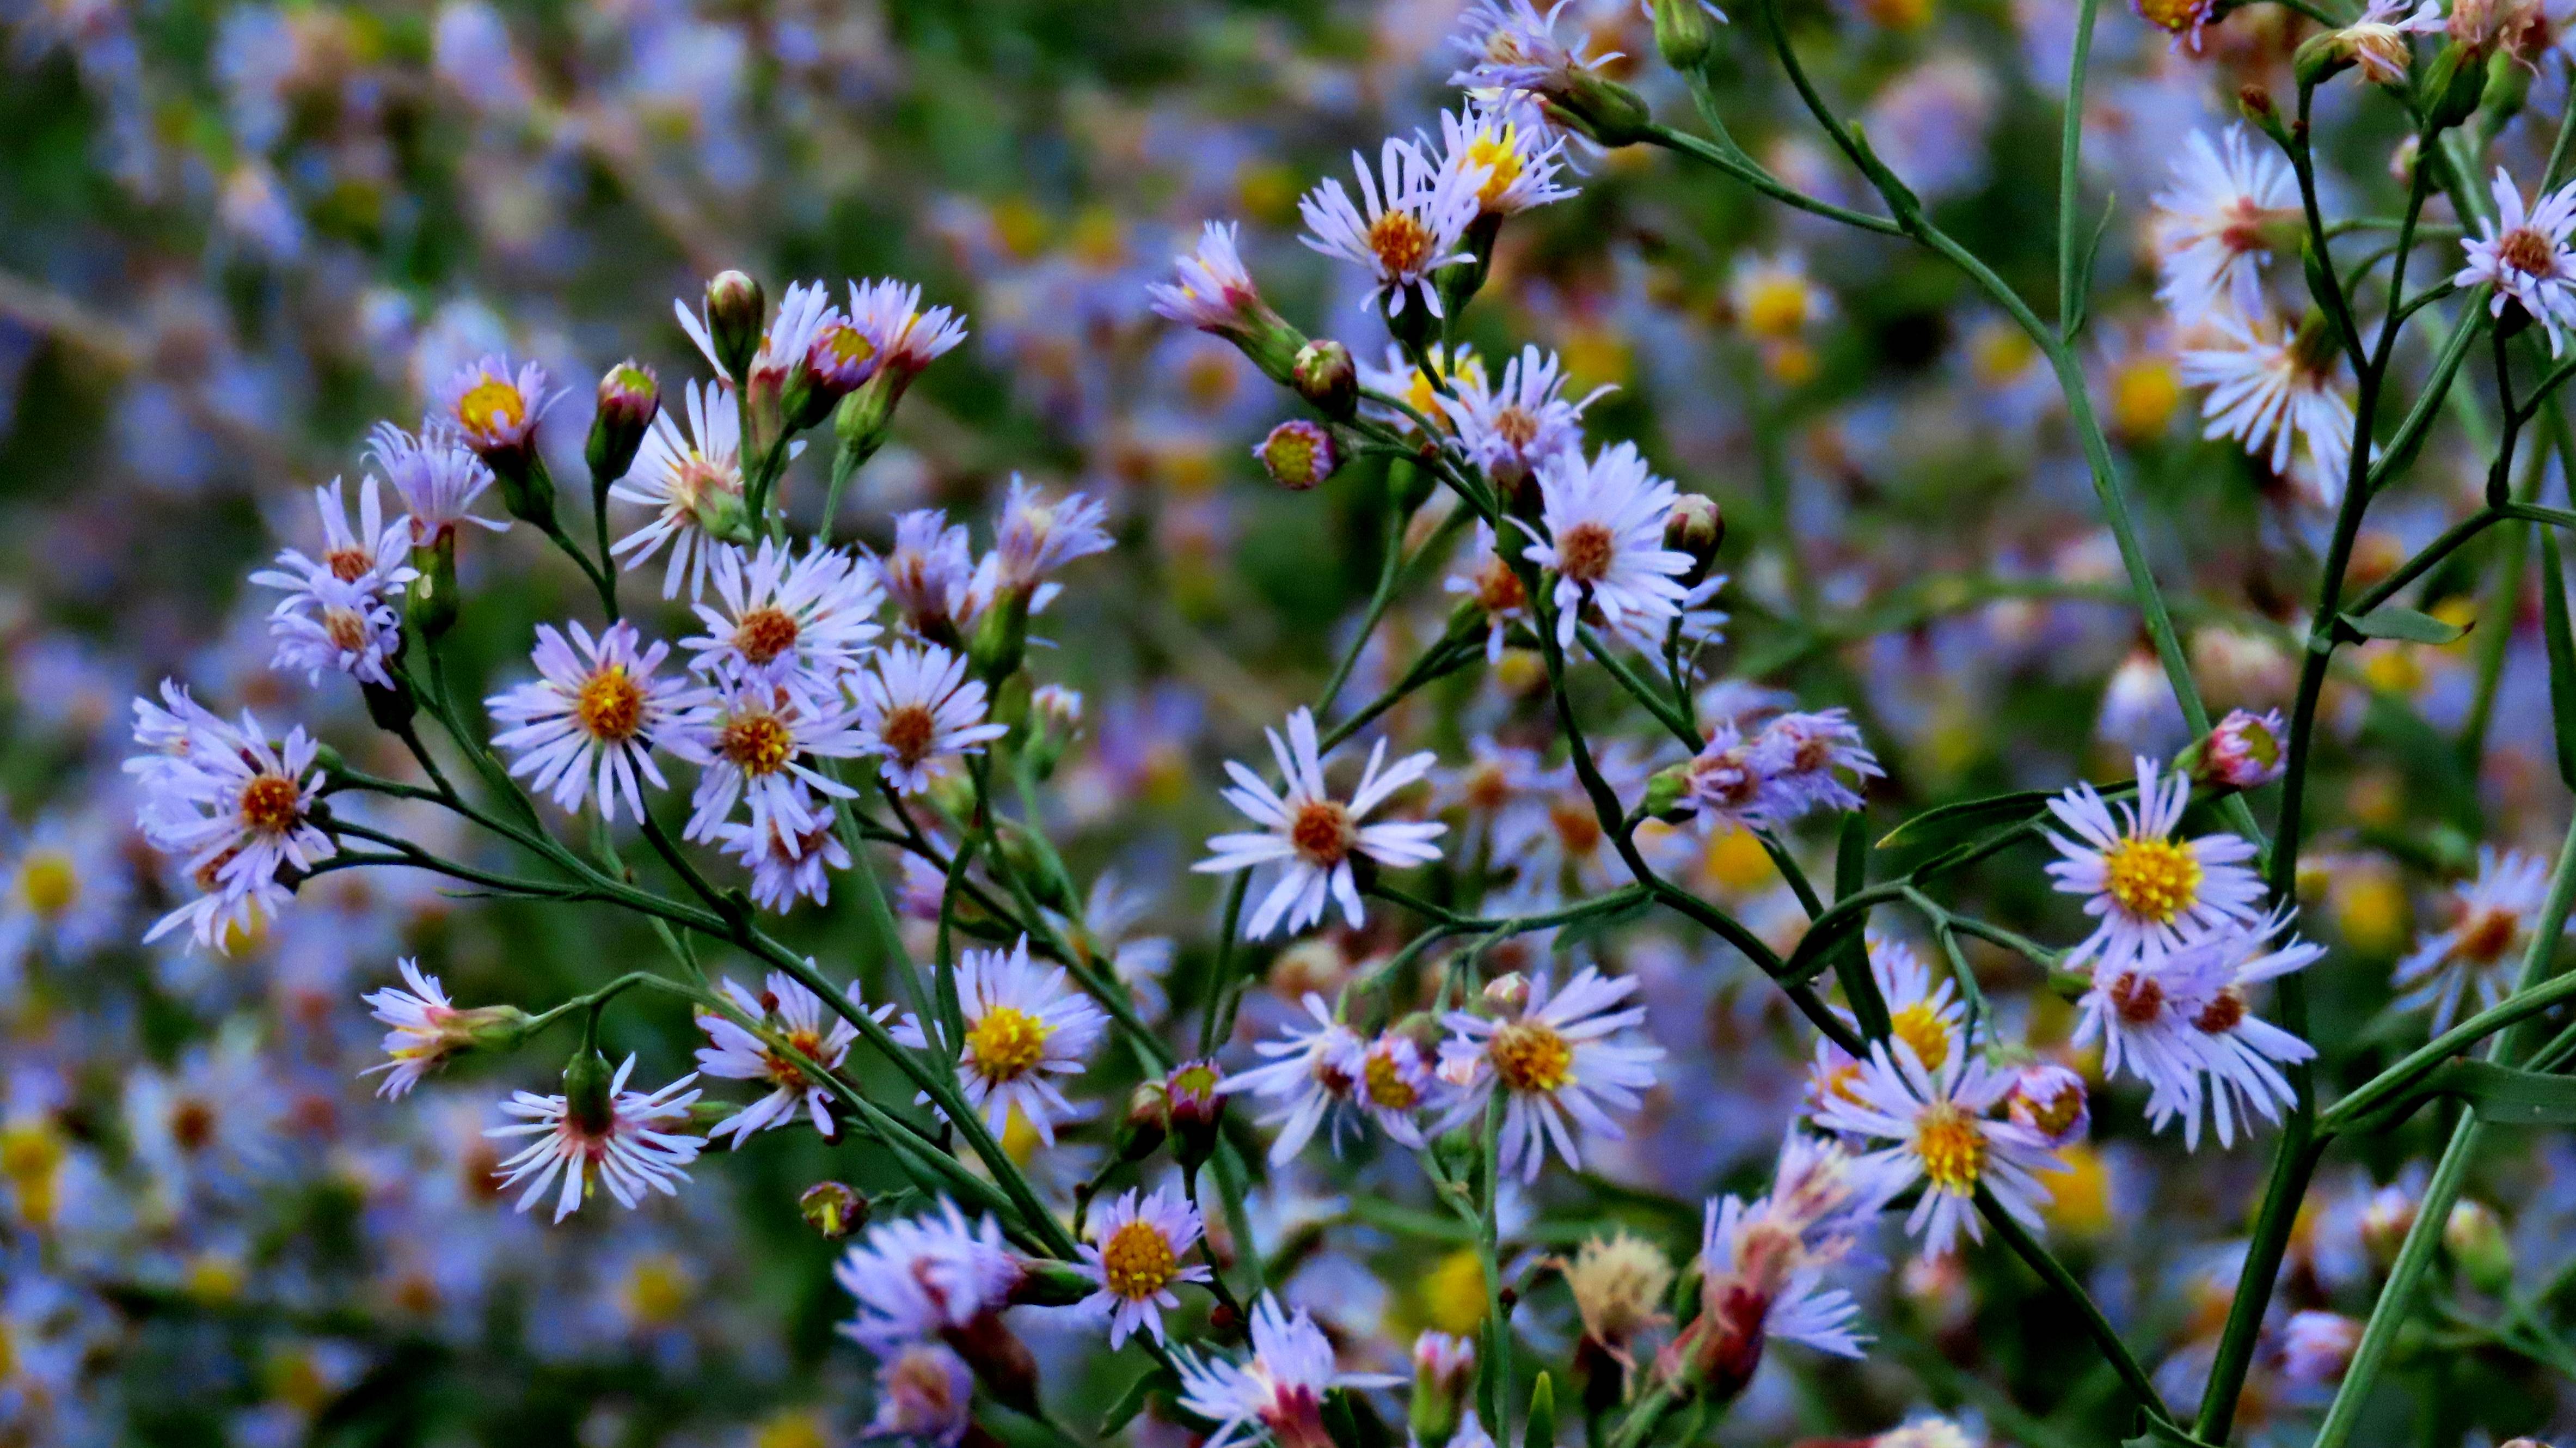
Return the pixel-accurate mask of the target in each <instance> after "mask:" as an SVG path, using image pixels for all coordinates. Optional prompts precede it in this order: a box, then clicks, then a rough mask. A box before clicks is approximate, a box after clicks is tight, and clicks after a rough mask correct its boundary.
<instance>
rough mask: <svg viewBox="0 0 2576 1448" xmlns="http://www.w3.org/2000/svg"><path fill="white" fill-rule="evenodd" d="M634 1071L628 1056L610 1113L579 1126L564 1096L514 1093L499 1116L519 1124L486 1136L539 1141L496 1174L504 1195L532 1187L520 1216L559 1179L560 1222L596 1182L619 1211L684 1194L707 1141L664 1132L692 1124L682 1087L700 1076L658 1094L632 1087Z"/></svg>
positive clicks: (615, 1082) (611, 1092)
mask: <svg viewBox="0 0 2576 1448" xmlns="http://www.w3.org/2000/svg"><path fill="white" fill-rule="evenodd" d="M634 1072H635V1058H634V1057H633V1056H628V1057H627V1058H626V1061H625V1063H624V1064H623V1065H620V1066H619V1067H618V1068H617V1074H616V1075H615V1076H614V1077H612V1078H610V1080H609V1083H608V1091H607V1102H606V1109H605V1110H604V1112H603V1113H602V1116H601V1119H600V1120H597V1121H583V1120H581V1119H580V1113H578V1112H575V1111H574V1110H573V1109H572V1105H571V1102H570V1101H569V1100H567V1099H566V1098H565V1097H562V1096H539V1095H538V1094H536V1093H535V1092H533V1091H514V1092H512V1093H510V1099H509V1100H508V1101H505V1102H503V1103H502V1104H501V1110H502V1111H503V1112H505V1113H507V1114H509V1115H511V1116H516V1117H520V1118H522V1119H521V1121H520V1122H519V1123H518V1124H517V1125H513V1126H495V1127H492V1128H491V1129H489V1130H487V1131H485V1132H484V1133H483V1134H484V1135H485V1136H489V1137H493V1138H496V1139H497V1138H506V1137H513V1136H532V1137H535V1138H536V1139H535V1140H534V1141H532V1142H530V1143H529V1144H528V1145H527V1146H526V1147H525V1148H523V1149H522V1150H521V1151H520V1152H519V1154H518V1155H516V1156H513V1157H511V1158H509V1159H508V1160H506V1161H504V1162H502V1163H501V1164H500V1166H499V1167H498V1168H497V1171H498V1174H499V1176H500V1185H499V1190H501V1191H505V1192H506V1191H511V1190H513V1189H515V1188H517V1187H518V1186H519V1184H520V1183H522V1182H524V1183H526V1184H527V1188H528V1189H527V1191H526V1192H525V1193H523V1194H521V1196H520V1197H519V1206H518V1209H519V1210H520V1211H522V1212H524V1211H526V1210H528V1209H529V1208H530V1207H533V1206H535V1205H536V1203H537V1198H539V1197H541V1196H544V1195H545V1194H546V1190H547V1188H548V1187H550V1186H552V1185H553V1184H554V1182H555V1180H556V1178H558V1177H561V1178H562V1181H563V1190H562V1192H561V1193H560V1195H559V1196H558V1197H557V1199H556V1201H555V1220H556V1221H558V1222H560V1221H562V1220H563V1219H564V1218H566V1217H569V1216H571V1215H572V1214H573V1212H574V1210H575V1209H577V1208H578V1207H580V1206H581V1203H582V1199H583V1198H584V1197H586V1196H588V1195H589V1194H590V1191H591V1188H592V1186H593V1184H594V1181H595V1182H596V1184H597V1185H600V1186H605V1187H607V1188H608V1194H609V1195H610V1196H612V1197H615V1198H616V1199H617V1204H618V1205H619V1206H622V1207H628V1208H632V1207H634V1206H635V1205H636V1204H637V1203H638V1202H639V1201H641V1200H642V1199H643V1195H644V1192H645V1190H646V1189H647V1188H650V1189H652V1190H654V1191H657V1192H660V1193H661V1194H662V1195H664V1196H666V1197H671V1196H678V1195H679V1187H678V1186H677V1185H676V1183H679V1182H684V1181H687V1180H688V1179H689V1174H688V1172H687V1171H685V1170H683V1168H685V1167H686V1166H688V1164H689V1163H690V1162H693V1161H695V1160H697V1159H698V1148H699V1147H700V1146H702V1145H704V1143H703V1141H702V1140H701V1139H700V1138H698V1137H694V1136H683V1135H680V1134H679V1133H677V1132H672V1131H664V1130H661V1129H660V1128H661V1127H663V1126H665V1125H678V1124H685V1123H686V1122H687V1121H688V1119H689V1107H690V1105H691V1104H692V1103H694V1102H695V1101H696V1100H697V1099H698V1093H697V1092H695V1091H689V1090H683V1089H682V1088H684V1087H686V1086H688V1085H689V1083H690V1082H693V1081H695V1080H697V1079H698V1078H697V1076H696V1074H695V1073H694V1072H693V1073H691V1074H689V1075H686V1076H683V1077H681V1078H680V1079H679V1080H677V1081H674V1082H672V1083H671V1084H670V1085H668V1086H665V1087H663V1088H662V1089H661V1090H659V1091H654V1092H650V1093H646V1092H642V1091H629V1090H627V1089H626V1078H627V1077H629V1076H631V1075H633V1074H634Z"/></svg>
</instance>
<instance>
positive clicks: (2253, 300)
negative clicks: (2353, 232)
mask: <svg viewBox="0 0 2576 1448" xmlns="http://www.w3.org/2000/svg"><path fill="white" fill-rule="evenodd" d="M2173 178H2174V184H2173V185H2171V186H2169V187H2167V188H2166V189H2165V190H2163V191H2162V192H2159V193H2158V194H2157V196H2156V207H2157V211H2158V217H2157V220H2158V223H2159V225H2160V228H2161V230H2160V232H2159V240H2158V246H2157V250H2158V254H2159V261H2160V266H2161V269H2162V272H2163V281H2162V283H2161V285H2159V286H2158V287H2157V289H2156V295H2157V297H2158V298H2159V299H2161V300H2162V301H2163V302H2164V304H2165V305H2166V306H2168V307H2170V308H2172V309H2173V310H2174V312H2175V313H2176V314H2177V315H2180V316H2186V317H2197V316H2201V315H2203V314H2205V313H2209V312H2213V311H2220V310H2224V309H2231V308H2232V309H2233V310H2234V311H2235V313H2236V314H2237V315H2238V316H2240V317H2256V316H2260V315H2262V314H2263V310H2264V308H2263V274H2262V268H2263V267H2265V266H2267V265H2269V264H2270V263H2271V260H2272V252H2273V249H2274V248H2275V247H2276V246H2288V247H2295V246H2296V244H2297V243H2296V242H2295V240H2293V239H2290V238H2292V237H2293V236H2294V235H2295V233H2292V232H2290V231H2288V230H2286V228H2288V227H2291V226H2293V225H2295V224H2296V223H2297V221H2298V220H2299V216H2300V212H2299V184H2298V179H2297V177H2296V176H2295V175H2293V174H2292V172H2291V170H2290V163H2289V162H2288V161H2286V160H2284V159H2282V158H2281V157H2280V156H2279V155H2278V154H2276V153H2275V152H2274V151H2273V150H2272V149H2271V148H2270V147H2268V146H2261V147H2258V146H2256V145H2255V144H2254V143H2253V142H2252V140H2251V139H2250V138H2248V137H2247V135H2246V133H2245V128H2244V127H2243V126H2241V125H2236V126H2229V127H2228V128H2227V130H2226V132H2225V133H2224V134H2223V135H2221V136H2220V137H2219V139H2218V142H2217V144H2215V145H2213V144H2211V142H2210V139H2209V133H2208V132H2206V131H2194V132H2192V133H2191V139H2190V140H2189V141H2187V142H2185V143H2184V147H2183V154H2182V155H2181V156H2180V157H2178V158H2177V159H2176V160H2175V161H2174V163H2173Z"/></svg>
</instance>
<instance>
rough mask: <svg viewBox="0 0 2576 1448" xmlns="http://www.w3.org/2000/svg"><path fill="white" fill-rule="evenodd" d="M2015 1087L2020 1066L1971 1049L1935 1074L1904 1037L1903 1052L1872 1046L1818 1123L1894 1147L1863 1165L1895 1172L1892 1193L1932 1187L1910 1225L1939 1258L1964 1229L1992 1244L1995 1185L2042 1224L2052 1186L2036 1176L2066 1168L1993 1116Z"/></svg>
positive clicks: (2034, 1138) (2007, 1207)
mask: <svg viewBox="0 0 2576 1448" xmlns="http://www.w3.org/2000/svg"><path fill="white" fill-rule="evenodd" d="M2012 1087H2013V1074H2012V1073H2011V1072H2009V1071H1999V1070H1996V1069H1995V1068H1993V1067H1991V1066H1988V1065H1987V1064H1986V1063H1984V1062H1983V1061H1979V1060H1976V1059H1974V1058H1972V1057H1971V1056H1969V1055H1968V1053H1966V1052H1964V1051H1962V1052H1960V1053H1959V1054H1958V1055H1957V1056H1956V1057H1954V1058H1953V1059H1952V1060H1951V1061H1950V1063H1949V1064H1948V1065H1946V1066H1944V1067H1942V1068H1941V1069H1940V1070H1938V1071H1933V1070H1928V1069H1926V1068H1925V1067H1924V1065H1923V1062H1922V1061H1921V1060H1919V1059H1917V1058H1916V1056H1915V1054H1914V1048H1913V1047H1911V1046H1909V1045H1907V1044H1905V1043H1904V1042H1903V1041H1898V1042H1897V1043H1896V1045H1895V1051H1894V1053H1893V1054H1891V1053H1890V1052H1889V1049H1888V1043H1887V1042H1885V1041H1880V1042H1876V1043H1873V1044H1872V1046H1871V1047H1870V1058H1869V1060H1868V1061H1866V1062H1864V1063H1862V1065H1861V1068H1860V1072H1859V1074H1858V1075H1856V1076H1855V1077H1853V1079H1852V1082H1851V1085H1850V1087H1849V1090H1848V1094H1845V1093H1836V1094H1834V1095H1832V1096H1829V1097H1827V1098H1826V1100H1825V1102H1824V1104H1823V1106H1822V1107H1821V1108H1820V1109H1819V1110H1818V1111H1817V1113H1816V1124H1817V1125H1819V1126H1821V1127H1823V1128H1824V1129H1826V1130H1828V1131H1840V1132H1848V1133H1850V1134H1852V1135H1854V1136H1858V1137H1863V1138H1866V1139H1869V1140H1873V1141H1884V1142H1889V1143H1892V1144H1891V1145H1889V1146H1887V1147H1884V1148H1882V1149H1880V1150H1878V1151H1875V1152H1872V1153H1871V1154H1869V1155H1868V1156H1866V1157H1863V1158H1862V1163H1863V1164H1864V1165H1865V1166H1868V1167H1871V1168H1874V1169H1876V1170H1878V1171H1880V1172H1883V1173H1884V1174H1885V1175H1883V1176H1882V1177H1881V1178H1880V1179H1881V1180H1882V1181H1883V1182H1886V1183H1889V1184H1890V1185H1889V1194H1890V1195H1894V1194H1895V1193H1896V1192H1899V1191H1902V1190H1904V1189H1905V1188H1906V1187H1908V1186H1911V1185H1913V1184H1914V1183H1915V1182H1918V1181H1919V1182H1921V1183H1922V1184H1923V1195H1922V1197H1921V1199H1920V1200H1918V1201H1917V1202H1916V1203H1915V1204H1914V1211H1913V1213H1912V1215H1910V1216H1908V1217H1907V1218H1906V1219H1905V1230H1906V1231H1907V1232H1908V1233H1910V1234H1912V1235H1915V1236H1919V1237H1921V1238H1922V1239H1923V1250H1924V1253H1925V1254H1926V1255H1928V1256H1933V1257H1938V1256H1941V1255H1943V1254H1945V1253H1947V1252H1948V1251H1949V1250H1950V1249H1951V1247H1952V1246H1953V1245H1955V1244H1956V1242H1957V1240H1958V1236H1959V1233H1960V1232H1961V1231H1963V1230H1964V1231H1965V1232H1966V1233H1967V1235H1968V1240H1969V1241H1971V1242H1977V1241H1983V1240H1984V1229H1983V1228H1982V1227H1980V1226H1979V1225H1978V1222H1977V1207H1976V1195H1977V1188H1978V1187H1980V1186H1984V1187H1986V1188H1987V1189H1989V1190H1991V1191H1992V1192H1993V1193H1994V1198H1995V1201H1996V1202H1997V1203H1998V1204H1999V1205H2000V1206H2002V1208H2003V1209H2004V1211H2006V1212H2007V1213H2009V1214H2011V1216H2012V1218H2013V1220H2015V1221H2018V1222H2022V1223H2024V1224H2026V1225H2029V1226H2032V1227H2037V1226H2038V1225H2039V1207H2040V1204H2041V1203H2043V1202H2045V1201H2047V1200H2048V1189H2047V1188H2046V1187H2045V1186H2042V1185H2041V1184H2040V1181H2039V1178H2038V1177H2036V1176H2034V1175H2033V1173H2034V1172H2041V1171H2060V1170H2063V1169H2064V1165H2063V1164H2062V1163H2061V1162H2059V1161H2058V1160H2057V1157H2056V1154H2055V1153H2053V1152H2052V1151H2050V1150H2049V1147H2048V1143H2047V1142H2046V1141H2045V1140H2044V1139H2042V1138H2041V1137H2040V1135H2039V1133H2037V1132H2035V1131H2032V1130H2030V1129H2029V1128H2028V1127H2024V1126H2016V1125H2014V1124H2013V1123H2012V1122H2009V1121H1997V1120H1994V1119H1992V1117H1991V1116H1990V1115H1989V1113H1990V1112H1992V1111H1993V1110H1994V1108H1995V1107H1996V1105H1997V1104H1999V1103H2000V1102H2002V1100H2003V1099H2004V1097H2005V1095H2006V1094H2008V1093H2009V1092H2010V1091H2011V1090H2012Z"/></svg>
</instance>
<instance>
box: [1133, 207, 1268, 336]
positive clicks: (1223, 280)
mask: <svg viewBox="0 0 2576 1448" xmlns="http://www.w3.org/2000/svg"><path fill="white" fill-rule="evenodd" d="M1172 276H1173V279H1172V280H1171V281H1168V282H1154V283H1151V284H1149V285H1147V286H1146V288H1145V296H1146V299H1147V300H1148V301H1149V302H1150V303H1151V304H1152V305H1153V308H1154V312H1155V314H1156V315H1157V316H1161V317H1167V318H1169V319H1171V320H1172V321H1175V322H1180V323H1183V324H1185V325H1187V326H1192V327H1196V328H1198V329H1199V330H1200V331H1202V332H1214V333H1215V334H1217V335H1218V336H1220V337H1229V338H1248V337H1251V336H1254V335H1256V334H1258V333H1260V332H1262V331H1264V330H1266V329H1268V328H1270V327H1275V326H1277V325H1279V320H1278V314H1277V313H1276V312H1273V311H1272V310H1271V309H1270V304H1269V303H1268V302H1265V301H1263V300H1262V299H1261V288H1260V287H1259V286H1258V285H1256V284H1255V283H1254V282H1253V280H1252V273H1251V272H1250V271H1248V270H1246V269H1245V267H1244V265H1243V255H1242V253H1241V252H1240V251H1238V250H1236V241H1235V224H1234V223H1233V222H1231V221H1224V222H1218V221H1211V222H1209V223H1207V224H1206V225H1205V226H1204V227H1202V228H1201V229H1200V231H1199V244H1198V246H1197V248H1196V249H1195V250H1193V251H1191V252H1190V253H1189V254H1188V255H1186V256H1179V257H1174V258H1173V259H1172Z"/></svg>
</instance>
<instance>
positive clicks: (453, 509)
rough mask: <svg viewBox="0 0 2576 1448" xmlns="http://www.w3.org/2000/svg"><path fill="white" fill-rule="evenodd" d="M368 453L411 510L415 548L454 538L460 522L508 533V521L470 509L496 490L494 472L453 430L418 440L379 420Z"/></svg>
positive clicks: (425, 433) (424, 433) (426, 432)
mask: <svg viewBox="0 0 2576 1448" xmlns="http://www.w3.org/2000/svg"><path fill="white" fill-rule="evenodd" d="M367 455H368V456H369V457H372V458H374V459H375V460H376V466H378V467H380V468H383V469H384V470H385V477H386V478H387V479H388V480H390V481H391V482H392V483H393V485H394V491H395V492H397V493H399V494H401V495H402V500H403V506H404V507H405V508H407V509H409V510H410V512H411V516H410V517H409V518H408V519H406V520H405V521H406V523H407V524H408V526H409V527H410V530H411V544H412V546H413V547H415V548H427V547H429V546H431V545H433V544H435V543H436V542H437V541H438V540H439V538H440V537H441V536H442V535H452V534H454V533H455V531H456V527H457V525H458V524H460V523H472V524H474V525H475V526H477V527H481V528H489V529H491V530H492V531H493V532H495V533H501V532H507V531H508V530H509V527H510V521H509V520H508V519H507V518H483V517H477V516H476V515H475V514H474V513H473V512H472V511H470V510H471V509H472V508H473V506H474V500H475V499H477V498H480V497H482V496H483V493H484V490H485V489H487V488H489V487H491V486H492V470H491V469H490V468H488V467H485V466H484V465H483V460H482V459H481V458H479V457H476V456H475V455H474V453H473V451H472V450H471V449H469V448H467V447H466V446H465V445H464V444H463V443H462V442H461V441H459V440H458V438H457V436H456V434H455V433H454V432H452V431H450V430H447V429H444V428H440V427H436V426H431V427H424V428H422V429H421V431H420V435H419V436H417V437H415V436H413V435H412V434H410V433H407V432H405V431H403V430H402V429H401V428H399V427H396V426H394V425H393V424H392V423H390V422H379V423H377V424H376V426H375V430H374V431H372V432H370V433H368V434H367Z"/></svg>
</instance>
